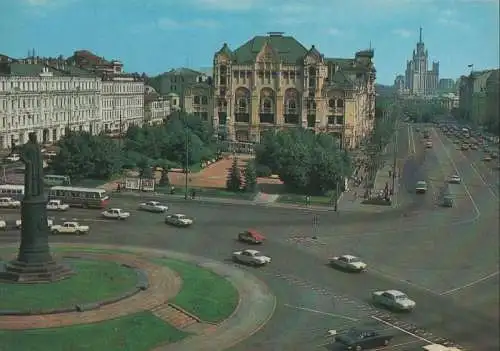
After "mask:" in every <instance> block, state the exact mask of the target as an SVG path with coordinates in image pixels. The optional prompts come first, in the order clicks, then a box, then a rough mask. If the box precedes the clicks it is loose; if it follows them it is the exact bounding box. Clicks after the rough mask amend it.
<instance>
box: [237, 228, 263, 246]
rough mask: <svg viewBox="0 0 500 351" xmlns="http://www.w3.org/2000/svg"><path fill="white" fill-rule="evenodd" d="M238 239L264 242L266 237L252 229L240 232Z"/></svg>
mask: <svg viewBox="0 0 500 351" xmlns="http://www.w3.org/2000/svg"><path fill="white" fill-rule="evenodd" d="M238 240H239V241H243V242H245V243H248V244H262V243H263V242H264V240H266V238H265V237H264V235H262V234H260V233H258V232H257V231H255V230H253V229H250V230H245V231H243V232H241V233H239V234H238Z"/></svg>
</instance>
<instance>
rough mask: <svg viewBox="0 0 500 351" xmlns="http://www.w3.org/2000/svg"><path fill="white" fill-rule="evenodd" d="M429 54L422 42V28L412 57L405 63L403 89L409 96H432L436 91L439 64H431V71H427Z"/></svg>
mask: <svg viewBox="0 0 500 351" xmlns="http://www.w3.org/2000/svg"><path fill="white" fill-rule="evenodd" d="M428 61H429V53H428V51H427V49H426V48H425V45H424V42H423V41H422V28H420V38H419V41H418V43H417V48H416V50H413V57H412V59H411V60H410V61H407V62H406V71H405V88H406V89H407V90H408V92H409V93H410V94H411V95H421V96H427V95H432V94H434V93H435V92H436V90H437V89H438V83H439V62H432V69H431V70H429V69H428Z"/></svg>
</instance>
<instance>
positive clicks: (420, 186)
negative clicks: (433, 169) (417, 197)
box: [415, 180, 427, 194]
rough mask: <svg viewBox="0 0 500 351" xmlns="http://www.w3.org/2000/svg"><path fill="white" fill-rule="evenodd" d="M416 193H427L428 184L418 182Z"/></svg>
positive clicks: (422, 181)
mask: <svg viewBox="0 0 500 351" xmlns="http://www.w3.org/2000/svg"><path fill="white" fill-rule="evenodd" d="M415 191H416V193H417V194H425V193H426V192H427V182H425V181H424V180H421V181H418V182H417V185H416V186H415Z"/></svg>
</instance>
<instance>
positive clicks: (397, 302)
mask: <svg viewBox="0 0 500 351" xmlns="http://www.w3.org/2000/svg"><path fill="white" fill-rule="evenodd" d="M372 299H373V302H374V303H376V304H377V305H381V306H384V307H386V308H388V309H391V310H398V311H411V310H413V309H414V308H415V306H416V303H415V301H413V300H411V299H410V298H409V297H408V296H406V294H405V293H403V292H401V291H399V290H386V291H375V292H373V293H372Z"/></svg>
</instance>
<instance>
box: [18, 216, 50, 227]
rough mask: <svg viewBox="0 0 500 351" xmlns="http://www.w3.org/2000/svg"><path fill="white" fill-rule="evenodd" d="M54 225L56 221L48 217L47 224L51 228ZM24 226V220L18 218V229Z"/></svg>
mask: <svg viewBox="0 0 500 351" xmlns="http://www.w3.org/2000/svg"><path fill="white" fill-rule="evenodd" d="M53 225H54V221H53V220H52V219H49V218H48V219H47V226H48V227H49V228H51V227H52V226H53ZM22 226H23V221H22V220H20V219H18V220H16V228H17V229H21V228H22Z"/></svg>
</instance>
